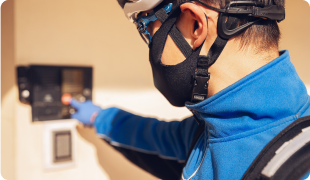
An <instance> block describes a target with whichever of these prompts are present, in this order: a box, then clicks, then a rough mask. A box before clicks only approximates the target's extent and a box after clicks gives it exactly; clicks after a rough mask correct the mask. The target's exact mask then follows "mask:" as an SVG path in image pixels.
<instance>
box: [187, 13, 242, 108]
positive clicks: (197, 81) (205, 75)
mask: <svg viewBox="0 0 310 180" xmlns="http://www.w3.org/2000/svg"><path fill="white" fill-rule="evenodd" d="M238 23H239V19H238V18H235V17H228V19H227V22H226V24H225V26H226V27H227V28H228V29H234V28H236V27H237V25H238ZM227 42H228V39H224V38H222V37H220V36H218V37H217V38H216V40H215V41H214V43H213V44H212V46H211V48H210V50H209V53H208V56H200V57H199V59H198V62H197V69H196V71H195V77H194V87H193V92H192V100H191V102H192V103H198V102H200V101H203V100H205V99H207V96H208V87H209V80H210V73H209V72H208V69H209V67H210V66H211V65H212V64H214V63H215V61H216V60H217V59H218V57H219V56H220V54H221V53H222V51H223V49H224V48H225V46H226V44H227Z"/></svg>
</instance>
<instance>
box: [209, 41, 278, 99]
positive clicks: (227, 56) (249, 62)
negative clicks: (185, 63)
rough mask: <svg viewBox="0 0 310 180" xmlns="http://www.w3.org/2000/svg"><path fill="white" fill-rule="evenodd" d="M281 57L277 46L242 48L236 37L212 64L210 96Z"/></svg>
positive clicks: (210, 69)
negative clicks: (266, 48)
mask: <svg viewBox="0 0 310 180" xmlns="http://www.w3.org/2000/svg"><path fill="white" fill-rule="evenodd" d="M277 57H279V52H278V49H277V48H273V49H270V50H264V51H260V50H258V49H257V48H255V47H254V46H253V45H249V46H246V47H245V48H240V42H239V41H237V40H236V39H231V40H229V41H228V43H227V45H226V47H225V48H224V50H223V52H222V53H221V55H220V57H219V58H218V59H217V61H216V62H215V63H214V64H213V65H212V66H210V68H209V72H210V74H211V78H210V80H209V91H208V97H210V96H212V95H214V94H216V93H218V92H219V91H221V90H223V89H225V88H226V87H228V86H230V85H232V84H233V83H235V82H237V81H238V80H240V79H242V78H243V77H245V76H247V75H248V74H250V73H252V72H253V71H255V70H257V69H259V68H260V67H262V66H264V65H266V64H267V63H269V62H270V61H272V60H274V59H276V58H277Z"/></svg>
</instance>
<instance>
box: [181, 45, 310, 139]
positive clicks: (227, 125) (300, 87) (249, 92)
mask: <svg viewBox="0 0 310 180" xmlns="http://www.w3.org/2000/svg"><path fill="white" fill-rule="evenodd" d="M280 53H282V54H281V55H280V56H279V57H278V58H277V59H275V60H273V61H272V62H270V63H268V64H266V65H265V66H263V67H261V68H260V69H258V70H256V71H254V72H252V73H251V74H249V75H247V76H246V77H244V78H242V79H241V80H239V81H237V82H236V83H234V84H232V85H231V86H229V87H227V88H225V89H224V90H222V91H220V92H219V93H217V94H215V95H213V96H211V97H210V98H208V99H206V100H205V101H202V102H200V103H197V104H194V105H186V106H187V108H189V109H190V110H192V111H194V112H197V113H195V114H196V115H197V117H198V118H199V117H200V119H203V120H204V121H206V124H207V126H208V128H209V133H210V135H211V137H214V138H220V137H227V136H232V135H236V134H239V133H242V132H245V131H249V130H253V129H257V128H260V127H262V126H265V125H267V124H271V123H273V122H276V121H278V120H280V119H283V118H286V117H289V116H295V115H297V116H298V115H299V116H300V111H302V110H303V106H305V104H306V103H307V101H308V94H307V90H306V87H305V85H304V84H303V82H302V81H301V79H300V78H299V76H298V75H297V72H296V70H295V68H294V66H293V64H292V63H291V61H290V56H289V52H288V51H282V52H280ZM298 113H299V114H298Z"/></svg>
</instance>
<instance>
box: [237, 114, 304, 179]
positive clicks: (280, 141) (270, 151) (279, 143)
mask: <svg viewBox="0 0 310 180" xmlns="http://www.w3.org/2000/svg"><path fill="white" fill-rule="evenodd" d="M307 127H309V128H310V116H306V117H302V118H299V119H297V120H296V121H294V122H293V123H291V124H290V125H289V126H288V127H286V128H285V129H284V130H282V131H281V132H280V133H279V134H278V135H277V136H276V137H274V138H273V139H272V140H271V141H270V142H269V143H268V144H267V145H266V146H265V147H264V149H263V150H262V151H261V152H260V154H259V155H258V156H257V157H256V159H255V160H254V161H253V163H252V164H251V166H250V167H249V168H248V170H247V171H246V172H245V174H244V175H243V177H242V180H256V179H257V180H273V179H279V178H280V176H281V178H280V179H282V180H284V179H287V180H291V179H296V177H298V176H302V175H303V174H302V173H305V172H307V171H309V169H310V163H309V162H310V143H309V142H308V143H306V144H305V145H304V146H303V147H302V148H300V149H299V150H298V151H297V152H296V153H294V155H292V157H290V158H289V159H288V160H287V161H286V162H283V164H282V165H281V167H280V168H278V171H277V172H276V173H274V174H273V175H272V176H270V177H266V176H265V175H263V174H262V171H263V169H264V168H265V167H266V166H267V165H268V163H269V162H270V161H271V159H272V158H273V157H274V156H275V155H276V154H277V153H276V152H277V151H278V150H279V148H280V147H283V145H284V143H289V141H291V140H292V139H294V138H295V137H297V136H298V135H300V134H301V133H303V132H304V131H305V130H306V129H307ZM307 162H308V163H307ZM296 163H297V164H296ZM294 164H295V165H294ZM301 166H303V167H301ZM305 166H307V167H305ZM302 169H304V170H303V172H301V170H302ZM299 171H300V172H299ZM296 173H297V174H296ZM284 176H285V178H284ZM299 178H301V177H299Z"/></svg>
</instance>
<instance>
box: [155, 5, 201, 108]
mask: <svg viewBox="0 0 310 180" xmlns="http://www.w3.org/2000/svg"><path fill="white" fill-rule="evenodd" d="M180 13H181V11H180V9H179V8H176V9H175V10H174V11H173V12H172V13H171V15H170V16H169V18H168V19H167V20H166V21H165V22H163V24H162V26H161V28H160V29H159V30H158V31H157V32H156V33H155V34H154V36H153V38H152V43H151V44H150V46H149V48H150V52H149V60H150V63H151V66H152V70H153V78H154V84H155V87H156V88H157V89H158V90H159V91H160V92H161V93H162V94H163V95H164V96H165V97H166V99H167V100H168V101H169V102H170V103H171V104H172V105H174V106H184V105H185V102H186V101H190V100H191V94H192V89H193V81H194V73H195V69H196V68H197V60H198V57H199V53H200V51H201V47H202V46H200V47H198V48H196V49H195V50H192V48H191V47H190V46H189V45H188V43H187V42H186V40H185V39H184V37H183V36H181V37H176V36H178V35H179V34H178V33H180V32H179V30H178V29H177V28H176V26H175V22H176V20H177V17H178V16H179V15H180ZM158 14H159V13H158V12H157V15H158ZM157 17H159V16H157ZM158 19H159V20H161V18H158ZM168 34H170V36H171V37H172V39H173V40H174V41H175V39H178V41H179V42H183V43H184V44H185V45H187V46H184V49H185V51H186V52H185V53H183V54H184V55H185V57H186V59H185V60H184V61H183V62H181V63H179V64H177V65H164V64H162V62H161V57H162V53H163V50H164V47H165V44H166V40H167V37H168ZM184 41H185V42H184ZM181 51H182V50H181Z"/></svg>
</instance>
